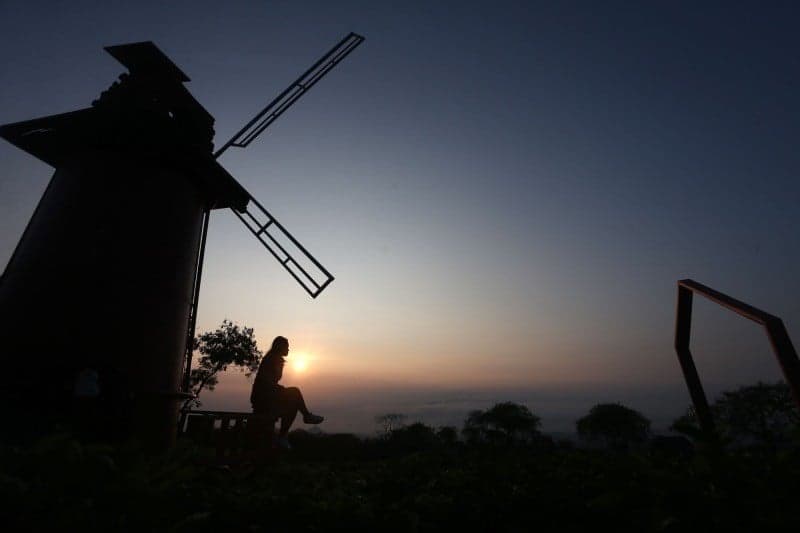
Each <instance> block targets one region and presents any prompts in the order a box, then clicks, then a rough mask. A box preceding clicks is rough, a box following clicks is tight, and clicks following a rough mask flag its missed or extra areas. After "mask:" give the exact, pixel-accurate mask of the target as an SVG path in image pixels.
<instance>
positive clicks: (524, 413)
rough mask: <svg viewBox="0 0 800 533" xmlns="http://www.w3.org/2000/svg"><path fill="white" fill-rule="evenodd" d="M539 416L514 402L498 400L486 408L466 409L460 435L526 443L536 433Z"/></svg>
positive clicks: (468, 437) (467, 439)
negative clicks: (467, 412) (466, 412)
mask: <svg viewBox="0 0 800 533" xmlns="http://www.w3.org/2000/svg"><path fill="white" fill-rule="evenodd" d="M540 425H541V419H540V418H539V417H538V416H536V415H535V414H533V413H531V411H530V410H529V409H528V408H527V407H525V406H524V405H520V404H517V403H514V402H501V403H498V404H495V405H494V406H493V407H492V408H491V409H488V410H486V411H480V410H478V411H470V413H469V414H468V415H467V418H466V420H464V428H463V429H462V430H461V433H462V435H464V438H465V439H466V441H467V442H470V443H476V442H491V443H495V444H498V443H506V444H515V443H527V442H531V441H532V440H534V439H535V438H536V437H537V436H538V435H539V426H540Z"/></svg>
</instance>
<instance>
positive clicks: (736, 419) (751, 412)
mask: <svg viewBox="0 0 800 533" xmlns="http://www.w3.org/2000/svg"><path fill="white" fill-rule="evenodd" d="M710 407H711V415H712V417H713V419H714V424H715V426H716V429H717V432H718V434H719V436H720V437H721V438H722V440H723V441H728V442H734V443H737V444H756V445H764V446H769V447H775V446H777V445H779V444H780V443H781V442H786V441H788V440H790V439H792V438H793V437H794V436H796V435H797V434H798V431H800V411H798V409H797V405H796V404H795V403H794V401H793V399H792V395H791V391H790V390H789V386H788V385H786V383H784V382H778V383H762V382H758V383H756V384H755V385H747V386H743V387H739V388H738V389H736V390H733V391H725V392H723V393H722V396H720V397H719V398H718V399H717V400H716V401H715V402H714V403H713V404H712V405H711V406H710ZM671 429H673V430H674V431H677V432H679V433H683V434H685V435H687V436H689V437H692V438H694V439H698V438H701V431H700V426H699V422H698V419H697V415H696V413H695V412H694V408H692V407H690V408H689V409H688V410H687V412H686V414H684V415H683V416H682V417H680V418H678V419H677V420H675V421H674V422H673V423H672V427H671Z"/></svg>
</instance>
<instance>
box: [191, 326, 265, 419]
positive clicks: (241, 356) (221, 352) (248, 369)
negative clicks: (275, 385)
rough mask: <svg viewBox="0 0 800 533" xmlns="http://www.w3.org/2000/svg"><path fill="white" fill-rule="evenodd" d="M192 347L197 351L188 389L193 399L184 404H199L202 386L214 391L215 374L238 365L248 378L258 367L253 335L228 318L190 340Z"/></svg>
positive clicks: (257, 352) (258, 356)
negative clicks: (192, 394)
mask: <svg viewBox="0 0 800 533" xmlns="http://www.w3.org/2000/svg"><path fill="white" fill-rule="evenodd" d="M194 343H195V346H194V349H195V350H196V351H198V352H200V354H201V357H200V359H199V360H198V365H197V368H193V369H192V373H191V378H190V379H191V390H192V393H194V398H193V399H191V400H187V402H186V403H185V404H184V407H188V406H189V405H194V406H196V407H199V406H200V405H201V402H200V400H199V396H200V393H201V392H202V391H203V390H204V389H208V390H214V387H215V386H216V385H217V382H218V378H217V374H218V373H219V372H220V371H222V372H224V371H225V370H227V369H228V366H231V365H232V366H235V367H238V368H239V370H241V371H242V372H244V373H245V376H247V377H250V376H251V375H252V373H253V372H255V371H256V370H258V363H259V361H260V360H261V352H260V351H259V350H258V346H257V345H256V339H255V337H254V336H253V328H248V327H241V328H240V327H239V326H238V325H237V324H234V323H233V322H231V321H229V320H224V321H223V322H222V325H220V327H219V328H217V329H216V330H215V331H207V332H206V333H203V334H202V335H200V336H198V337H196V338H195V340H194Z"/></svg>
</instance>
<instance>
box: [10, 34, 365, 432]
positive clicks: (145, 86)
mask: <svg viewBox="0 0 800 533" xmlns="http://www.w3.org/2000/svg"><path fill="white" fill-rule="evenodd" d="M363 40H364V38H363V37H362V36H360V35H357V34H355V33H350V34H349V35H347V36H346V37H344V38H343V39H342V40H341V41H339V42H338V43H337V44H336V45H335V46H334V47H333V48H331V50H330V51H329V52H328V53H326V54H325V55H324V56H323V57H322V58H320V59H319V60H318V61H317V62H316V63H314V64H313V65H312V66H311V67H310V68H309V69H308V70H306V71H305V72H304V73H303V74H302V75H301V76H300V77H299V78H297V80H295V81H294V82H293V83H292V84H291V85H289V87H287V88H286V89H285V90H284V91H283V92H282V93H280V94H279V95H278V96H277V97H276V98H275V99H273V100H272V101H271V102H270V103H269V104H268V105H267V106H266V107H265V108H264V109H262V110H261V111H260V112H259V113H258V114H256V116H255V117H253V119H252V120H250V121H249V122H248V123H247V124H246V125H245V126H244V127H243V128H242V129H241V130H240V131H239V132H238V133H237V134H236V135H234V136H233V138H231V139H230V140H229V141H228V142H226V143H225V144H223V145H222V146H221V147H220V148H219V149H218V150H217V151H216V152H214V151H213V142H212V140H213V135H214V130H213V124H214V118H213V117H212V116H211V115H210V114H209V113H208V112H207V111H206V110H205V109H204V108H203V107H202V106H201V105H200V104H199V103H198V102H197V101H196V100H195V99H194V98H193V97H192V95H191V94H190V93H189V92H188V91H187V90H186V88H185V87H184V85H183V84H184V82H187V81H189V78H188V77H187V76H186V75H185V74H184V73H183V72H182V71H181V70H180V69H179V68H178V67H177V66H176V65H175V64H174V63H173V62H172V61H171V60H170V59H169V58H168V57H167V56H166V55H164V54H163V53H162V52H161V51H160V50H159V49H158V48H157V47H156V46H155V45H154V44H153V43H152V42H149V41H148V42H140V43H132V44H125V45H119V46H110V47H107V48H106V49H105V50H106V51H107V52H108V53H109V54H111V56H113V57H114V58H115V59H116V60H117V61H119V62H120V63H122V64H123V65H124V66H125V67H127V69H128V72H127V73H124V74H122V75H121V76H120V78H119V81H118V82H114V83H113V85H112V86H111V87H110V88H109V89H108V90H106V91H104V92H103V93H102V94H101V96H100V98H99V99H97V100H95V101H94V102H92V107H89V108H85V109H80V110H78V111H73V112H69V113H64V114H59V115H52V116H47V117H43V118H38V119H33V120H29V121H24V122H17V123H13V124H7V125H5V126H0V136H1V137H3V138H4V139H6V140H7V141H9V142H10V143H12V144H14V145H15V146H17V147H19V148H21V149H23V150H25V151H26V152H28V153H30V154H32V155H34V156H35V157H37V158H39V159H41V160H42V161H44V162H46V163H48V164H49V165H51V166H53V167H55V173H54V174H53V177H52V179H51V180H50V183H49V184H48V186H47V189H46V190H45V192H44V194H43V196H42V198H41V200H40V201H39V204H38V205H37V207H36V209H35V211H34V213H33V216H32V217H31V220H30V221H29V223H28V225H27V227H26V228H25V231H24V232H23V234H22V236H21V238H20V241H19V243H18V244H17V246H16V248H15V250H14V252H13V254H12V256H11V259H10V260H9V262H8V265H7V266H6V269H5V271H4V272H3V275H2V277H1V278H0V339H3V343H2V345H0V362H1V363H2V364H3V365H4V370H5V371H6V373H7V375H8V376H10V377H9V381H10V382H9V383H8V386H5V387H2V388H0V401H2V402H3V405H7V406H8V405H13V406H17V408H16V411H15V412H16V413H17V415H16V417H15V418H16V420H15V423H16V424H17V427H20V428H23V429H22V430H23V431H28V432H33V433H35V432H36V431H37V430H41V429H43V428H48V427H50V426H51V425H53V424H57V423H60V422H62V421H64V420H65V419H68V418H69V411H70V409H72V408H73V406H72V405H71V403H74V402H75V397H76V395H77V396H79V397H81V398H84V399H85V400H86V401H85V402H84V403H89V404H92V405H94V406H95V407H93V409H95V410H96V411H97V414H98V416H100V417H101V419H104V420H105V423H107V424H110V425H113V426H115V427H116V428H117V430H118V431H119V433H120V434H121V436H122V435H124V436H128V435H132V436H135V437H138V438H142V439H143V440H146V441H150V442H161V443H168V442H169V440H170V439H171V437H172V435H174V433H175V432H174V426H175V423H176V421H177V408H178V403H179V401H180V400H181V399H182V398H185V397H186V392H187V390H188V378H189V372H190V366H191V353H192V340H193V338H194V330H195V323H196V317H197V310H198V302H199V295H200V283H201V278H202V269H203V259H204V252H205V246H206V235H207V232H208V224H209V219H210V214H211V211H212V210H215V209H223V208H230V209H231V210H232V211H233V212H234V214H235V215H236V216H237V217H238V218H239V219H240V220H241V222H242V223H243V224H244V225H245V227H246V228H247V230H248V231H249V232H250V233H252V234H253V235H254V236H255V238H256V239H258V241H259V242H261V244H262V245H263V246H264V247H265V248H266V249H267V250H268V251H269V252H270V253H271V255H273V256H274V257H275V258H276V259H277V260H278V261H279V263H280V264H281V265H282V266H283V268H284V269H286V271H288V272H289V274H290V275H291V276H292V277H293V278H294V279H295V280H296V281H297V282H298V283H299V284H300V285H301V287H302V288H303V289H305V290H306V292H307V293H308V294H309V295H310V296H311V297H312V298H316V297H317V296H318V295H319V294H320V293H321V292H322V291H323V290H324V289H325V288H326V287H327V286H328V285H329V284H330V283H331V282H332V281H333V279H334V278H333V276H332V275H331V274H330V272H328V270H327V269H325V267H323V266H322V264H321V263H320V262H319V261H318V260H317V259H316V258H315V257H314V256H312V255H311V254H310V253H309V252H308V251H307V250H306V249H305V248H304V247H303V245H302V244H300V242H299V241H298V240H297V239H296V238H295V237H294V236H293V235H292V234H291V233H289V231H288V230H287V229H286V228H285V227H284V226H283V225H282V224H281V223H280V222H279V221H278V220H277V219H276V218H275V217H274V216H273V215H272V214H271V213H270V212H269V211H267V209H265V208H264V207H263V206H262V204H261V203H260V202H258V200H256V199H255V198H254V197H253V196H252V195H251V194H250V193H249V192H248V191H247V190H246V189H245V188H244V187H242V185H241V184H239V182H238V181H237V180H236V179H235V178H234V177H233V176H231V175H230V174H229V173H228V172H227V171H226V170H225V169H224V168H223V167H222V166H221V165H220V164H219V163H218V162H217V158H219V157H220V156H221V155H222V154H223V153H225V151H226V150H228V149H229V148H245V147H247V146H248V145H250V143H252V142H253V141H254V140H255V139H256V138H257V137H258V136H259V135H260V134H261V133H263V131H264V130H265V129H266V128H267V127H269V126H270V124H272V123H273V122H274V121H275V120H276V119H277V118H278V117H280V116H281V115H282V114H283V113H284V112H285V111H286V110H287V109H288V108H289V107H291V106H292V105H293V104H294V103H295V102H296V101H297V100H298V99H299V98H300V97H301V96H303V95H304V94H305V93H306V92H307V91H308V90H309V89H310V88H311V87H313V86H314V85H315V84H316V83H317V82H318V81H319V80H320V79H322V77H324V76H325V75H326V74H327V73H328V72H330V71H331V70H332V69H333V68H334V67H335V66H336V65H337V64H338V63H339V62H340V61H342V60H343V59H344V58H345V57H346V56H347V55H348V54H349V53H350V52H352V51H353V50H354V49H355V48H356V47H357V46H358V45H360V44H361V42H363ZM76 376H83V378H78V381H76ZM87 376H88V378H87ZM182 377H183V379H181V378H182ZM80 379H84V381H86V379H88V380H89V381H90V382H91V383H89V386H88V387H86V386H85V385H86V384H85V383H84V385H83V386H82V385H81V383H80ZM93 380H94V382H92V381H93ZM181 382H183V387H181ZM95 385H97V386H95ZM81 387H83V389H81ZM181 388H182V389H183V390H182V391H181V390H180V389H181ZM87 391H88V392H87ZM82 401H83V400H82Z"/></svg>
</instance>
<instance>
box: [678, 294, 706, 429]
mask: <svg viewBox="0 0 800 533" xmlns="http://www.w3.org/2000/svg"><path fill="white" fill-rule="evenodd" d="M677 307H678V310H677V313H676V317H675V351H676V352H677V353H678V362H679V363H680V365H681V371H682V372H683V378H684V380H685V381H686V386H687V388H688V389H689V396H690V397H691V398H692V404H693V405H694V411H695V413H696V414H697V419H698V420H699V421H700V428H701V429H702V430H703V432H704V433H705V434H706V435H708V436H710V437H713V435H714V434H715V432H714V418H713V417H712V416H711V408H710V407H709V405H708V399H707V398H706V393H705V391H704V390H703V384H702V382H701V381H700V376H699V374H698V373H697V367H696V366H695V365H694V358H693V357H692V352H691V350H690V349H689V341H690V336H691V328H692V291H691V290H690V289H688V288H686V287H683V286H681V285H678V305H677Z"/></svg>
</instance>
